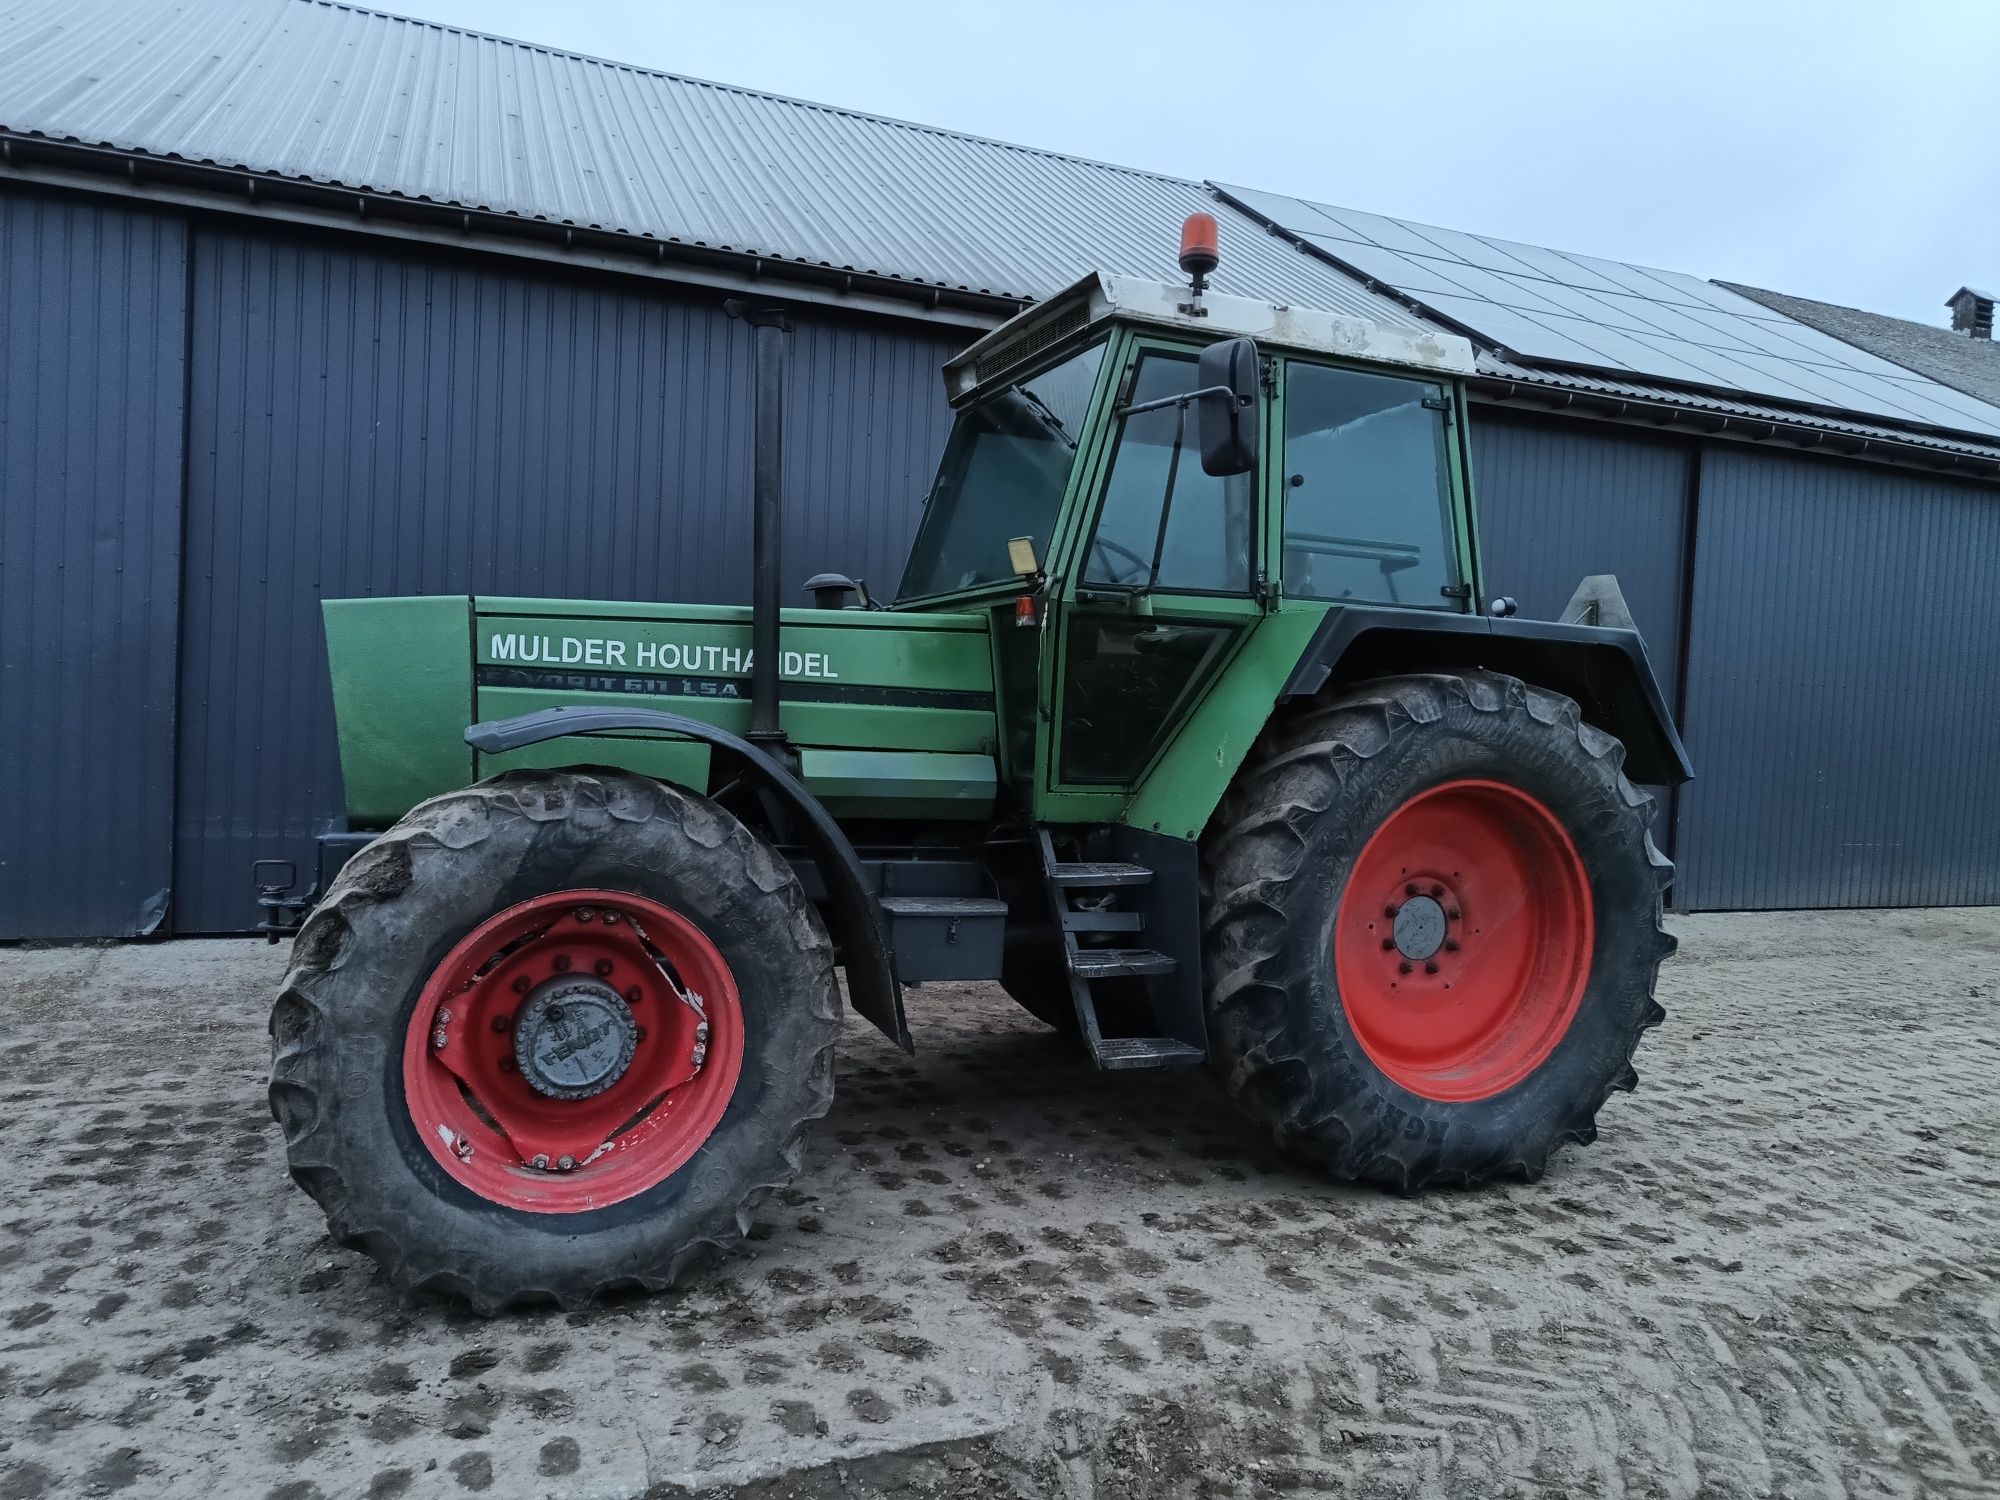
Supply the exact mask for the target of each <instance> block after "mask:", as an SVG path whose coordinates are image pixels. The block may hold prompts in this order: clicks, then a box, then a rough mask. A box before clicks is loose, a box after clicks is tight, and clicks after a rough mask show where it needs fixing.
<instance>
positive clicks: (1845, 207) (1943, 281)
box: [377, 0, 2000, 323]
mask: <svg viewBox="0 0 2000 1500" xmlns="http://www.w3.org/2000/svg"><path fill="white" fill-rule="evenodd" d="M377 3H378V4H380V5H381V7H382V8H383V9H388V10H395V11H399V12H401V13H403V14H407V15H416V16H423V17H426V18H428V19H431V20H437V21H443V22H447V23H451V24H455V25H462V26H468V27H473V28H476V29H479V30H484V31H490V32H497V33H499V34H501V35H503V36H511V37H518V38H521V39H523V40H527V41H535V42H544V43H548V44H550V45H553V46H558V47H566V48H570V49H573V50H576V51H580V52H589V53H594V54H596V55H598V56H602V57H609V58H613V59H616V60H618V61H621V62H631V63H638V64H641V65H644V66H648V67H656V68H660V69H664V70H667V71H671V72H678V73H687V74H692V75H694V76H696V77H701V78H710V79H714V80H717V81H720V82H724V83H735V84H743V85H746V86H749V87H752V88H759V89H768V90H771V91H773V92H776V93H782V94H791V95H796V96H799V97H802V98H806V99H812V100H816V101H819V102H822V103H828V104H839V105H845V106H848V107H850V108H854V109H862V110H868V111H872V112H874V113H877V114H886V115H894V116H897V117H900V118H903V119H909V120H917V121H921V122H923V123H925V124H930V125H941V126H946V127H948V128H951V129H955V130H964V131H970V132H972V133H974V134H977V135H988V136H996V137H999V138H1000V139H1002V140H1008V141H1017V142H1021V143H1023V144H1027V145H1034V146H1043V147H1048V148H1051V149H1054V150H1059V151H1067V152H1073V153H1076V154H1078V155H1082V156H1090V157H1096V158H1098V159H1100V160H1104V161H1110V162H1117V163H1120V164H1123V165H1127V166H1135V167H1149V168H1153V169H1155V170H1158V171H1162V172H1170V173H1174V174H1176V175H1179V176H1184V177H1193V178H1208V179H1212V180H1215V181H1220V182H1234V183H1240V184H1244V185H1247V186H1251V187H1263V188H1268V189H1272V190H1274V191H1279V192H1288V193H1293V194H1296V195H1298V196H1300V197H1306V198H1315V199H1318V200H1320V201H1322V202H1327V203H1334V204H1339V205H1343V206H1346V207H1350V208H1359V209H1365V210H1368V211H1371V212H1374V213H1383V214H1394V215H1398V216H1401V217H1404V218H1411V219H1419V220H1423V221H1426V222H1429V223H1435V224H1443V225H1446V226H1448V227H1451V228H1454V229H1466V230H1472V231H1475V232H1478V233H1482V234H1491V235H1500V236H1503V237H1505V238H1509V239H1521V240H1528V241H1531V242H1534V243H1538V244H1544V245H1552V246H1555V247H1556V248H1558V249H1563V250H1575V251H1581V252H1584V253H1587V254H1593V255H1604V256H1610V257H1612V258H1614V259H1618V260H1630V261H1638V262H1641V263H1644V264H1647V265H1654V266H1661V267H1665V268H1667V269H1669V270H1676V271H1686V272H1690V273H1693V274H1695V275H1699V276H1707V277H1714V278H1717V279H1721V280H1725V281H1743V282H1749V283H1752V284H1753V285H1760V286H1766V287H1771V288H1774V289H1776V290H1778V291H1783V292H1790V293H1794V294H1796V295H1800V296H1807V297H1818V298H1821V299H1823V300H1826V301H1831V302H1843V303H1848V304H1851V305H1854V306H1859V307H1865V308H1870V309H1872V310H1874V311H1877V312H1886V313H1894V314H1897V315H1899V316H1902V317H1907V318H1917V319H1921V320H1923V321H1926V322H1932V323H1942V322H1944V321H1946V314H1945V312H1944V310H1943V308H1942V305H1941V304H1942V303H1943V301H1944V299H1945V297H1946V296H1947V295H1949V294H1950V293H1951V292H1952V291H1953V290H1955V289H1956V288H1957V287H1959V286H1960V285H1962V284H1965V283H1968V282H1969V283H1971V284H1973V285H1975V286H1984V287H1986V288H1988V289H1992V288H1993V287H1994V286H1995V284H1996V283H2000V3H1995V0H1955V3H1954V0H1874V3H1862V0H1820V3H1817V4H1808V3H1792V0H1730V3H1711V0H1676V3H1671V4H1668V3H1635V0H1597V3H1557V0H1518V3H1512V4H1508V3H1497V0H1496V3H1474V0H1385V3H1377V4H1368V5H1363V4H1350V3H1343V0H1328V3H1322V4H1308V3H1278V0H1271V3H1264V4H1259V3H1256V0H1214V3H1211V4H1185V3H1181V0H1148V3H1132V4H1127V3H1098V4H1090V3H1070V4H1057V3H1046V0H1013V3H1008V4H1004V5H1000V6H992V5H943V4H938V3H931V4H918V3H906V0H841V3H838V4H802V3H792V0H738V3H734V4H716V3H714V0H704V3H701V4H683V3H677V0H650V3H648V0H567V3H564V4H560V5H551V4H548V3H547V0H377ZM1173 228H1174V226H1163V227H1162V231H1161V232H1162V233H1163V234H1171V233H1172V232H1173ZM1225 253H1226V251H1225Z"/></svg>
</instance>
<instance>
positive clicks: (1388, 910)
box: [1382, 906, 1398, 917]
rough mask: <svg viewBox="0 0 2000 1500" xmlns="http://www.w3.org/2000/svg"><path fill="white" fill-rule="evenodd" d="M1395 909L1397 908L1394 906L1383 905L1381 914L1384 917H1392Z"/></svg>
mask: <svg viewBox="0 0 2000 1500" xmlns="http://www.w3.org/2000/svg"><path fill="white" fill-rule="evenodd" d="M1397 910H1398V908H1396V907H1394V906H1385V907H1383V908H1382V915H1383V916H1385V917H1393V916H1395V915H1396V912H1397Z"/></svg>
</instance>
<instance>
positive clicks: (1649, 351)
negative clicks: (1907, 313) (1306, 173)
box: [1222, 187, 2000, 435]
mask: <svg viewBox="0 0 2000 1500" xmlns="http://www.w3.org/2000/svg"><path fill="white" fill-rule="evenodd" d="M1222 190H1223V192H1224V193H1226V194H1227V195H1228V196H1230V197H1231V198H1234V199H1235V200H1236V201H1237V202H1239V203H1241V204H1242V205H1243V206H1244V207H1246V208H1248V209H1249V210H1250V211H1251V212H1252V213H1254V214H1257V215H1259V216H1260V217H1262V218H1264V219H1266V220H1268V221H1270V222H1271V223H1273V224H1275V225H1277V226H1278V227H1279V228H1281V229H1283V230H1285V231H1286V232H1287V233H1290V234H1292V235H1295V236H1297V237H1298V238H1300V239H1302V240H1304V241H1306V242H1307V243H1308V244H1309V245H1311V246H1313V247H1314V248H1315V249H1318V250H1320V251H1322V252H1323V253H1325V254H1326V255H1327V256H1329V257H1331V258H1332V259H1333V260H1336V261H1338V262H1340V263H1341V264H1342V265H1343V266H1345V267H1347V268H1348V269H1350V270H1352V271H1354V272H1356V273H1358V274H1360V275H1362V276H1364V277H1367V278H1369V279H1371V280H1373V281H1375V282H1378V283H1380V284H1382V285H1384V286H1389V287H1393V288H1395V290H1397V291H1398V292H1401V293H1402V294H1403V295H1404V296H1406V297H1408V298H1410V299H1412V300H1414V301H1416V302H1418V303H1421V304H1422V305H1423V306H1424V307H1425V308H1427V309H1429V310H1430V311H1431V312H1433V313H1435V314H1437V315H1438V316H1440V317H1443V318H1448V319H1450V320H1451V321H1452V322H1454V323H1457V324H1459V325H1460V326H1462V327H1464V328H1467V329H1470V330H1471V331H1472V332H1473V333H1474V334H1476V335H1477V336H1479V337H1480V338H1482V339H1484V340H1486V341H1487V342H1489V343H1491V344H1494V345H1497V346H1499V348H1500V349H1501V350H1502V351H1503V352H1504V353H1505V354H1507V355H1509V356H1512V357H1515V358H1518V359H1524V360H1528V361H1531V362H1541V363H1548V364H1561V365H1577V366H1582V367H1585V368H1588V369H1598V370H1613V371H1625V372H1629V373H1631V374H1634V375H1642V376H1646V377H1648V378H1650V379H1655V380H1670V381H1674V382H1677V383H1679V384H1684V385H1695V386H1706V387H1709V388H1712V389H1720V390H1725V391H1737V392H1743V393H1747V394H1752V395H1757V396H1766V397H1774V398H1776V399H1778V400H1781V401H1789V402H1794V403H1799V404H1803V405H1808V406H1821V407H1829V408H1832V409H1834V410H1838V411H1846V412H1855V413H1865V414H1867V415H1869V416H1875V417H1886V418H1888V419H1890V420H1891V421H1896V422H1904V423H1913V424H1917V425H1921V426H1927V427H1943V428H1949V429H1953V430H1957V431H1961V432H1979V433H1988V434H1994V435H2000V409H1996V408H1994V407H1992V406H1989V405H1987V404H1986V403H1985V402H1982V401H1980V400H1978V399H1976V398H1975V397H1971V396H1967V395H1965V394H1964V393H1963V392H1960V391H1956V390H1953V389H1952V388H1951V387H1949V386H1945V385H1940V384H1938V383H1937V382H1936V381H1934V380H1931V379H1928V378H1927V377H1925V376H1922V375H1919V374H1917V373H1916V372H1915V371H1913V370H1909V369H1905V368H1904V367H1903V366H1901V365H1897V364H1892V363H1890V362H1889V361H1888V360H1885V359H1881V358H1878V357H1877V356H1875V355H1873V354H1870V353H1868V352H1867V351H1866V350H1862V349H1857V348H1855V347H1854V346H1852V345H1851V344H1844V343H1842V342H1841V341H1840V340H1839V339H1836V338H1833V337H1831V336H1830V335H1828V334H1824V333H1822V332H1820V331H1819V330H1818V329H1816V328H1809V327H1807V326H1806V325H1805V324H1803V323H1800V322H1798V321H1796V320H1795V319H1792V318H1788V317H1786V316H1785V315H1784V314H1783V313H1781V312H1778V311H1777V310H1776V309H1774V308H1769V307H1765V306H1764V305H1763V304H1761V303H1757V302H1752V301H1751V300H1750V299H1749V298H1747V297H1739V296H1738V295H1737V294H1736V293H1734V292H1732V291H1729V290H1727V289H1725V288H1723V287H1719V286H1716V285H1714V284H1713V283H1711V282H1707V281H1703V280H1701V279H1700V278H1699V277H1695V276H1685V275H1682V274H1681V273H1679V272H1677V271H1658V270H1654V269H1652V268H1651V267H1648V266H1632V265H1626V264H1624V263H1622V262H1619V261H1613V260H1603V259H1600V258H1598V257H1596V256H1590V255H1571V254H1568V253H1566V252H1564V251H1561V250H1549V249H1544V248H1543V247H1541V246H1539V245H1523V244H1517V243H1515V242H1514V241H1512V240H1497V239H1490V238H1488V237H1487V236H1485V235H1477V234H1466V233H1464V232H1463V231H1461V230H1456V229H1441V228H1438V227H1436V226H1434V225H1429V224H1417V223H1412V222H1410V221H1409V220H1406V219H1391V218H1385V217H1384V216H1382V215H1380V214H1366V213H1359V212H1357V211H1355V210H1354V209H1350V208H1336V207H1334V206H1333V205H1331V204H1327V203H1313V202H1310V201H1308V200H1306V199H1304V198H1290V197H1286V196H1284V195H1283V194H1279V193H1264V192H1259V191H1257V190H1255V189H1252V188H1236V187H1224V188H1223V189H1222Z"/></svg>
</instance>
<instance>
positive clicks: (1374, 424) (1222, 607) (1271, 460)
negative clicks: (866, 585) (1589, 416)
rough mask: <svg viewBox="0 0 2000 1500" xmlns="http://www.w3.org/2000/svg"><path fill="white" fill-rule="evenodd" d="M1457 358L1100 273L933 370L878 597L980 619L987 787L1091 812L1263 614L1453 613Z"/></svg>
mask: <svg viewBox="0 0 2000 1500" xmlns="http://www.w3.org/2000/svg"><path fill="white" fill-rule="evenodd" d="M1197 217H1200V216H1197ZM1196 240H1197V243H1196V245H1195V247H1194V248H1195V252H1196V259H1195V266H1193V267H1190V268H1191V269H1197V268H1198V267H1199V266H1200V261H1199V258H1198V252H1199V251H1200V249H1201V246H1200V244H1199V231H1198V230H1197V233H1196ZM1183 264H1184V265H1185V264H1188V262H1187V260H1185V259H1184V262H1183ZM1213 264H1214V262H1213V260H1212V259H1211V260H1210V261H1209V262H1208V268H1209V269H1212V267H1213ZM1201 274H1202V272H1201V270H1199V269H1197V277H1198V278H1199V277H1200V275H1201ZM1472 369H1473V363H1472V350H1471V347H1470V345H1468V344H1467V343H1466V342H1465V341H1464V340H1463V339H1459V338H1456V337H1454V336H1451V335H1444V334H1438V333H1434V332H1427V331H1417V330H1404V329H1396V328H1386V327H1382V326H1379V325H1374V324H1369V323H1366V322H1363V321H1361V320H1359V319H1355V318H1349V317H1343V316H1340V315H1338V314H1333V313H1327V312H1319V311H1313V310H1309V309H1303V308H1290V307H1284V306H1279V305H1276V304H1273V303H1269V302H1262V301H1255V300H1252V299H1248V298H1243V297H1233V296H1221V295H1214V294H1211V293H1207V292H1206V289H1205V287H1202V286H1200V285H1199V284H1198V285H1196V286H1195V287H1193V288H1190V287H1187V286H1178V287H1176V286H1170V285H1165V284H1161V283H1157V282H1150V281H1141V280H1135V279H1132V278H1129V277H1122V276H1110V275H1094V276H1090V277H1087V278H1085V279H1084V280H1083V281H1080V282H1078V283H1077V284H1076V285H1075V286H1073V287H1071V288H1070V289H1069V290H1067V291H1065V292H1063V293H1062V294H1060V295H1059V296H1057V297H1054V298H1052V299H1050V300H1049V301H1048V302H1047V303H1045V304H1043V305H1041V306H1039V307H1037V308H1036V309H1034V310H1033V311H1032V312H1030V313H1027V314H1024V315H1022V316H1021V317H1019V318H1016V319H1014V320H1013V321H1012V322H1010V323H1008V324H1007V325H1006V326H1005V327H1003V328H1001V329H999V330H997V331H995V332H994V333H992V334H990V335H988V336H987V337H986V338H984V339H982V340H980V341H979V342H978V343H976V344H974V345H973V346H972V347H971V348H969V349H967V350H966V351H965V352H964V353H963V354H961V355H959V356H958V358H956V359H954V360H953V361H952V362H951V363H950V364H948V365H947V366H946V367H945V372H944V378H945V384H946V389H947V392H948V394H949V396H950V399H951V402H952V405H953V406H954V407H955V408H956V410H957V421H956V424H955V426H954V427H953V429H952V434H951V438H950V441H949V442H948V444H947V446H946V449H945V453H944V457H943V460H942V462H941V463H940V465H939V468H938V474H937V480H936V482H935V484H934V485H933V487H932V490H931V494H930V497H929V500H928V502H927V504H926V507H925V511H924V517H923V521H922V525H921V526H920V528H919V530H918V532H917V537H916V541H915V544H914V546H913V548H912V551H911V555H910V560H909V564H908V567H907V569H906V570H905V572H904V575H903V579H902V584H901V587H900V588H899V589H898V591H897V596H896V606H895V607H896V608H898V609H905V610H907V609H919V610H955V611H964V610H979V611H983V612H988V613H990V615H991V617H992V635H993V639H994V642H995V664H996V674H995V675H996V686H997V689H998V697H999V708H1000V715H1001V728H1002V734H1001V740H1002V745H1001V749H1002V755H1001V761H1002V765H1001V776H1002V779H1003V781H1004V782H1006V783H1008V784H1010V785H1012V786H1013V787H1015V788H1018V789H1021V790H1024V791H1026V792H1027V793H1028V794H1029V797H1030V799H1031V801H1032V802H1033V804H1034V809H1035V811H1036V813H1037V814H1038V815H1040V816H1045V817H1058V818H1060V817H1063V816H1065V815H1069V816H1074V817H1094V816H1109V815H1116V812H1117V810H1118V808H1119V806H1120V805H1121V804H1122V803H1123V802H1124V800H1125V799H1126V798H1127V797H1129V795H1130V794H1131V790H1132V789H1133V788H1134V787H1136V786H1138V785H1140V784H1141V783H1144V782H1145V781H1147V780H1148V772H1149V770H1150V769H1151V768H1152V767H1153V766H1154V765H1155V764H1156V762H1157V761H1158V760H1159V758H1160V757H1161V755H1162V754H1163V752H1164V751H1166V749H1167V748H1168V745H1169V742H1170V741H1172V740H1173V739H1174V738H1175V735H1176V732H1177V731H1181V730H1183V729H1184V727H1186V726H1189V725H1190V723H1191V718H1192V714H1193V711H1194V709H1195V707H1196V705H1197V704H1199V703H1200V702H1201V701H1202V700H1203V699H1204V698H1205V697H1206V696H1207V695H1208V694H1209V693H1210V691H1211V690H1212V688H1213V687H1214V686H1215V684H1216V683H1217V682H1218V681H1220V680H1223V679H1224V678H1225V677H1226V676H1227V669H1228V667H1229V664H1230V663H1231V662H1232V661H1233V660H1234V659H1235V658H1236V657H1237V656H1238V655H1239V653H1241V652H1243V651H1244V650H1245V649H1246V648H1247V647H1248V646H1249V645H1250V643H1251V641H1252V639H1253V637H1255V636H1256V635H1257V634H1259V633H1260V629H1261V627H1262V625H1263V624H1264V623H1265V621H1266V620H1267V619H1268V618H1270V617H1271V616H1273V615H1275V614H1281V613H1284V612H1286V611H1287V610H1288V609H1290V610H1292V611H1294V612H1295V613H1296V612H1299V611H1306V612H1309V613H1310V614H1311V616H1313V617H1314V618H1317V617H1320V616H1323V615H1324V614H1325V613H1326V612H1327V607H1328V606H1329V605H1330V604H1360V605H1367V606H1376V607H1379V606H1389V607H1393V608H1397V609H1409V610H1423V611H1431V612H1435V613H1441V614H1453V615H1463V614H1466V613H1467V612H1469V611H1471V610H1472V609H1473V602H1472V601H1473V599H1474V584H1475V583H1476V572H1475V570H1476V566H1477V564H1476V559H1475V556H1474V552H1473V545H1472V536H1473V530H1472V525H1471V519H1470V499H1469V496H1468V494H1467V486H1466V482H1465V462H1464V454H1463V446H1462V439H1463V430H1464V424H1463V422H1462V421H1461V420H1460V419H1459V415H1458V413H1459V411H1460V409H1461V404H1462V400H1463V395H1462V389H1461V386H1460V380H1461V378H1462V377H1464V376H1466V375H1468V374H1470V373H1471V372H1472ZM1175 831H1176V832H1177V833H1180V834H1183V835H1185V834H1186V833H1187V832H1188V831H1187V830H1185V829H1181V830H1175Z"/></svg>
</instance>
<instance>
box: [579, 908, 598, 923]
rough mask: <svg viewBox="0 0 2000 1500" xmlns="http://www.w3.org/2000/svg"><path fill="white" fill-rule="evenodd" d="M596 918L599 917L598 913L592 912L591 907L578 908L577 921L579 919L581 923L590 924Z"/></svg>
mask: <svg viewBox="0 0 2000 1500" xmlns="http://www.w3.org/2000/svg"><path fill="white" fill-rule="evenodd" d="M596 916H597V913H596V912H594V911H592V910H591V909H590V908H589V907H587V906H579V907H578V908H577V909H576V919H577V921H579V922H588V921H591V920H593V919H594V918H595V917H596Z"/></svg>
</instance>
